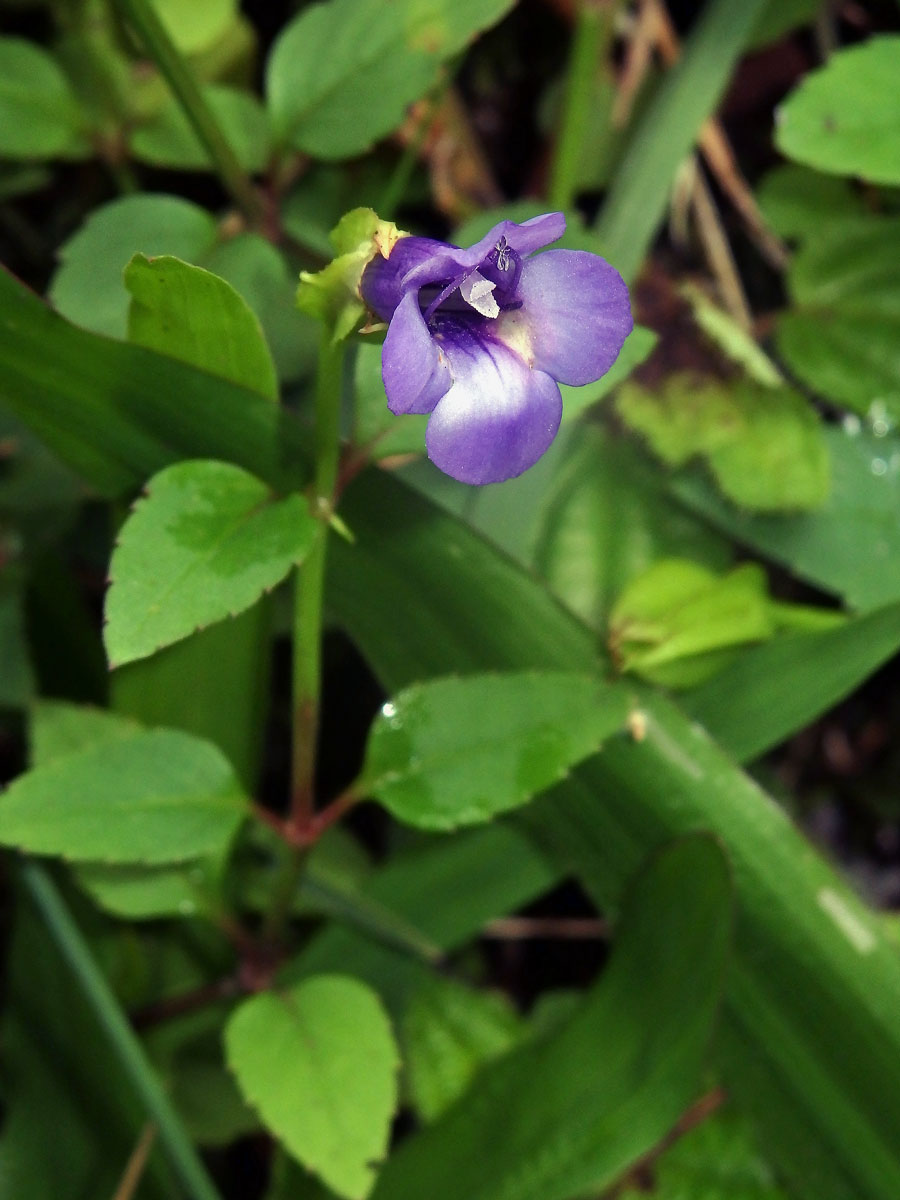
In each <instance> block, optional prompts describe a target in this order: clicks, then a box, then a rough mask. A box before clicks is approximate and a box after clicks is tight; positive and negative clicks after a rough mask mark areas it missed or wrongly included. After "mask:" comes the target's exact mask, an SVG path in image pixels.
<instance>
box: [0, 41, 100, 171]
mask: <svg viewBox="0 0 900 1200" xmlns="http://www.w3.org/2000/svg"><path fill="white" fill-rule="evenodd" d="M84 125H85V121H84V116H83V114H82V112H81V109H80V108H79V105H78V101H77V99H76V97H75V94H74V92H73V91H72V88H71V86H70V84H69V81H68V80H67V79H66V77H65V75H64V74H63V73H62V71H61V70H60V68H59V66H58V65H57V63H56V61H55V60H54V59H53V58H51V57H50V55H49V54H48V53H47V52H46V50H42V49H41V47H40V46H36V45H35V44H34V43H33V42H29V41H26V40H25V39H24V38H12V37H0V157H3V158H53V157H56V156H57V155H61V156H63V157H72V156H74V157H84V156H86V154H87V153H89V145H88V142H87V139H86V137H85V136H84V134H85V128H84Z"/></svg>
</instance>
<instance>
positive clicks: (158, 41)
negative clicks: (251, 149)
mask: <svg viewBox="0 0 900 1200" xmlns="http://www.w3.org/2000/svg"><path fill="white" fill-rule="evenodd" d="M116 3H117V6H118V8H119V11H120V12H121V14H122V15H123V17H125V19H126V20H127V21H128V23H129V24H130V25H131V26H132V28H133V29H134V30H135V32H136V33H137V34H138V36H139V38H140V40H141V41H142V42H143V44H144V48H145V49H146V51H147V53H148V54H149V56H150V57H151V58H152V59H153V61H154V62H155V63H156V65H157V67H158V68H159V71H160V74H161V75H162V76H163V78H164V79H165V81H166V83H168V85H169V87H170V88H171V89H172V92H173V94H174V95H175V97H176V99H177V100H178V102H179V104H180V105H181V107H182V109H183V110H184V115H185V116H186V117H187V119H188V120H189V121H190V123H191V125H192V126H193V129H194V132H195V133H196V134H197V137H198V138H199V139H200V141H201V142H202V144H203V146H204V147H205V149H206V151H207V153H208V154H209V157H210V161H211V162H212V164H213V166H214V167H215V169H216V172H217V174H218V176H219V178H220V179H221V181H222V183H223V185H224V186H225V188H226V189H227V191H228V192H229V194H230V195H231V197H232V199H233V200H234V202H235V204H236V205H237V206H238V208H239V209H240V210H241V212H242V213H243V214H244V216H245V218H246V219H247V221H248V222H249V223H250V224H251V225H254V226H255V225H258V224H259V223H260V221H261V219H262V216H263V205H262V200H261V198H260V195H259V193H258V192H257V190H256V188H255V187H254V186H253V181H252V180H251V178H250V176H249V175H248V174H247V172H246V171H245V170H244V168H243V167H242V166H241V164H240V162H239V161H238V158H237V155H236V154H235V152H234V150H233V149H232V147H231V143H230V142H229V141H228V138H227V137H226V136H225V133H224V132H223V130H222V127H221V125H220V124H219V122H218V120H217V118H216V116H215V114H214V113H213V111H212V109H211V108H210V107H209V105H208V104H207V102H206V99H205V97H204V95H203V93H202V92H201V90H200V87H199V85H198V83H197V80H196V77H195V76H194V72H193V71H192V70H191V67H190V65H189V64H188V62H187V61H186V59H185V58H184V56H183V55H182V54H181V52H180V51H179V49H178V47H177V46H176V45H175V44H174V42H173V41H172V39H171V38H170V37H169V35H168V33H167V32H166V28H165V26H164V25H163V23H162V21H161V20H160V19H159V16H158V15H157V13H156V10H155V9H154V8H153V5H152V4H151V3H150V0H116Z"/></svg>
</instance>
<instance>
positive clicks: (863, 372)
mask: <svg viewBox="0 0 900 1200" xmlns="http://www.w3.org/2000/svg"><path fill="white" fill-rule="evenodd" d="M898 155H900V144H898ZM898 260H900V220H898V219H896V218H884V217H881V218H879V217H860V218H858V219H856V220H847V221H835V222H832V223H830V224H828V225H826V226H824V227H821V228H819V229H817V230H816V234H815V236H814V237H810V238H808V239H807V240H806V241H805V242H804V244H803V246H802V247H801V248H800V250H799V251H798V252H797V254H796V255H795V257H794V260H793V262H792V263H791V268H790V272H789V274H788V287H789V290H790V294H791V299H792V301H793V304H792V306H791V308H789V309H788V310H787V311H785V312H783V313H782V314H781V315H780V317H779V318H778V325H777V328H776V337H777V344H778V349H779V351H780V353H781V354H782V355H783V356H784V358H785V359H786V360H787V362H788V365H789V366H790V368H791V370H792V371H793V372H795V374H797V375H798V376H799V377H800V378H801V379H803V380H804V382H806V383H807V384H808V385H809V386H810V387H812V388H814V389H815V390H816V391H817V392H819V393H820V394H821V395H823V396H825V397H827V398H828V399H829V400H834V401H837V402H838V403H840V404H845V405H847V406H848V407H850V408H852V409H854V410H855V411H856V412H858V413H861V414H864V415H868V414H870V413H871V414H872V416H873V417H874V416H875V415H876V410H878V409H881V410H882V415H884V416H887V417H888V418H889V419H891V420H892V421H895V422H896V421H898V420H900V382H898V381H900V277H898V272H897V269H896V263H897V262H898Z"/></svg>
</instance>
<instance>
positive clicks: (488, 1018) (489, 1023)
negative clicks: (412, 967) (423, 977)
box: [401, 976, 525, 1122]
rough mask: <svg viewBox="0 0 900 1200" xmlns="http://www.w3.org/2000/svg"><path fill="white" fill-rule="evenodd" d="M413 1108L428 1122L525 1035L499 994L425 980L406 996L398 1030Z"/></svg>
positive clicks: (462, 985) (446, 981)
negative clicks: (400, 1035)
mask: <svg viewBox="0 0 900 1200" xmlns="http://www.w3.org/2000/svg"><path fill="white" fill-rule="evenodd" d="M401 1033H402V1038H403V1044H404V1062H405V1065H406V1074H407V1079H408V1086H409V1090H410V1093H411V1096H412V1101H413V1104H414V1105H415V1107H416V1109H417V1111H418V1112H419V1114H420V1115H421V1117H422V1118H423V1119H424V1120H425V1121H426V1122H428V1121H433V1120H435V1119H436V1118H437V1117H439V1116H440V1115H441V1114H442V1113H443V1112H444V1111H445V1110H446V1109H448V1108H449V1107H450V1105H451V1104H453V1103H454V1101H456V1100H458V1099H459V1097H460V1096H461V1095H462V1094H463V1093H464V1092H465V1090H466V1088H467V1087H469V1085H470V1084H471V1082H472V1080H473V1079H474V1078H475V1076H476V1075H477V1073H478V1071H479V1070H480V1069H481V1068H482V1067H483V1066H484V1065H485V1064H487V1063H489V1062H491V1061H492V1060H493V1059H495V1058H498V1057H499V1056H500V1055H502V1054H505V1053H506V1052H507V1051H508V1050H510V1049H512V1047H513V1046H514V1045H515V1044H516V1042H517V1041H519V1039H520V1038H522V1037H523V1036H524V1034H525V1025H524V1023H523V1021H522V1018H521V1017H520V1016H519V1015H518V1014H517V1013H516V1011H515V1009H514V1008H513V1007H512V1004H511V1003H510V1001H509V1000H507V999H506V998H505V997H504V996H503V995H502V994H501V993H495V992H481V991H477V990H475V989H474V988H470V987H466V986H465V985H464V984H461V983H458V982H456V981H455V980H452V979H442V978H440V977H437V976H435V977H433V978H430V979H429V980H428V981H427V982H426V983H425V984H424V985H423V987H421V988H420V989H419V990H418V991H417V992H416V993H415V994H414V996H413V997H412V999H411V1001H410V1004H409V1007H408V1008H407V1010H406V1012H405V1014H404V1017H403V1024H402V1027H401Z"/></svg>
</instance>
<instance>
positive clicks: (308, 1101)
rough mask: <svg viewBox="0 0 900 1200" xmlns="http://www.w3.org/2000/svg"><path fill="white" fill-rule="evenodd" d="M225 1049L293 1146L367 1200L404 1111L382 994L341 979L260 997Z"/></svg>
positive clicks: (312, 1165) (306, 1161)
mask: <svg viewBox="0 0 900 1200" xmlns="http://www.w3.org/2000/svg"><path fill="white" fill-rule="evenodd" d="M225 1046H226V1051H227V1055H228V1063H229V1066H230V1067H231V1069H232V1071H233V1072H234V1074H235V1076H236V1077H237V1081H238V1084H239V1085H240V1088H241V1091H242V1092H243V1093H244V1096H245V1097H246V1099H247V1100H248V1101H249V1102H250V1104H252V1105H253V1107H254V1108H256V1109H257V1110H258V1112H259V1115H260V1116H261V1117H262V1119H263V1121H264V1122H265V1124H266V1125H267V1126H268V1128H269V1129H270V1130H271V1131H272V1132H273V1133H274V1134H275V1136H276V1137H277V1138H278V1139H279V1140H280V1141H281V1142H282V1143H283V1145H284V1146H285V1148H286V1149H287V1150H289V1151H290V1153H291V1154H293V1155H294V1156H295V1157H296V1158H297V1159H299V1161H300V1162H301V1163H302V1164H303V1165H304V1166H305V1167H307V1168H308V1169H309V1170H310V1171H313V1172H314V1173H315V1174H316V1175H318V1176H320V1177H321V1179H322V1180H323V1181H324V1182H325V1183H326V1184H327V1185H328V1186H329V1187H330V1188H331V1189H332V1191H334V1192H337V1194H338V1195H340V1196H346V1197H348V1200H362V1198H363V1197H364V1196H366V1195H368V1193H369V1191H370V1189H371V1186H372V1183H373V1181H374V1178H375V1163H377V1162H378V1160H379V1159H381V1158H383V1157H384V1154H385V1152H386V1150H387V1143H388V1134H389V1131H390V1123H391V1118H392V1117H393V1114H394V1109H395V1106H396V1103H397V1084H396V1071H397V1066H398V1057H397V1050H396V1047H395V1045H394V1039H393V1035H392V1033H391V1027H390V1023H389V1021H388V1018H387V1015H386V1014H385V1012H384V1010H383V1008H382V1007H381V1003H380V1001H379V1000H378V998H377V996H376V995H375V993H374V992H372V991H371V990H370V989H369V988H368V987H366V986H365V984H363V983H360V982H359V981H358V980H355V979H350V978H349V977H346V976H340V975H317V976H314V977H313V978H311V979H307V980H305V981H304V982H302V983H299V984H297V985H296V986H294V987H291V988H286V989H283V990H277V991H272V992H264V993H260V994H259V995H257V996H254V997H253V998H252V999H250V1000H245V1001H244V1003H243V1004H241V1005H240V1007H239V1008H238V1009H237V1010H236V1011H235V1013H234V1015H233V1016H232V1017H231V1020H230V1021H229V1023H228V1026H227V1028H226V1030H225Z"/></svg>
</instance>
